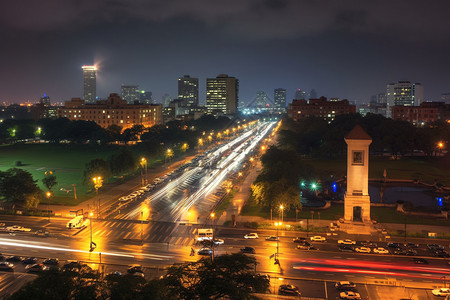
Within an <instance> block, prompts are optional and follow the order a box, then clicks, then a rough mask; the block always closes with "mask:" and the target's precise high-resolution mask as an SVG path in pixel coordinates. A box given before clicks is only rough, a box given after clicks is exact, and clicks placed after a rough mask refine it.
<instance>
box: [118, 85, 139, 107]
mask: <svg viewBox="0 0 450 300" xmlns="http://www.w3.org/2000/svg"><path fill="white" fill-rule="evenodd" d="M120 97H121V98H122V100H125V101H127V103H128V104H134V103H136V102H140V99H141V96H140V91H139V86H138V85H124V84H122V86H121V88H120Z"/></svg>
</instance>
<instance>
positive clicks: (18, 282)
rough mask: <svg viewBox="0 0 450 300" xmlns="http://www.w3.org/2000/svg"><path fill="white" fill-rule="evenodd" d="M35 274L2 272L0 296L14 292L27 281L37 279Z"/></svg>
mask: <svg viewBox="0 0 450 300" xmlns="http://www.w3.org/2000/svg"><path fill="white" fill-rule="evenodd" d="M35 278H36V276H35V275H30V274H24V273H4V272H0V298H1V299H3V298H4V297H6V296H8V295H10V294H12V293H14V292H15V291H17V290H18V289H19V288H20V287H22V285H24V284H25V283H27V282H29V281H31V280H33V279H35Z"/></svg>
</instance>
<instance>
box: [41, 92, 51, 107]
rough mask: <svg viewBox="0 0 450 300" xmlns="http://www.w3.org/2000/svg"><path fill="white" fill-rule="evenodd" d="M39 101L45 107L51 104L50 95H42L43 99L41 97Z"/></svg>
mask: <svg viewBox="0 0 450 300" xmlns="http://www.w3.org/2000/svg"><path fill="white" fill-rule="evenodd" d="M39 103H41V104H42V105H44V106H45V107H49V106H50V97H49V96H47V95H46V94H44V96H42V97H41V99H39Z"/></svg>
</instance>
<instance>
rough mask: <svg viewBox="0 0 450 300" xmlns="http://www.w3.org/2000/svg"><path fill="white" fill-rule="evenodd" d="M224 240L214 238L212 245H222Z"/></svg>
mask: <svg viewBox="0 0 450 300" xmlns="http://www.w3.org/2000/svg"><path fill="white" fill-rule="evenodd" d="M223 243H224V241H223V240H222V239H214V245H223Z"/></svg>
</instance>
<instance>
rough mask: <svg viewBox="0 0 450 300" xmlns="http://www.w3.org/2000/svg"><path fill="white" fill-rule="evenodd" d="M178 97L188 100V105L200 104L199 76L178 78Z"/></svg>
mask: <svg viewBox="0 0 450 300" xmlns="http://www.w3.org/2000/svg"><path fill="white" fill-rule="evenodd" d="M178 99H181V100H186V101H187V106H188V107H195V106H198V78H191V77H190V76H189V75H184V76H183V77H180V78H178Z"/></svg>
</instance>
